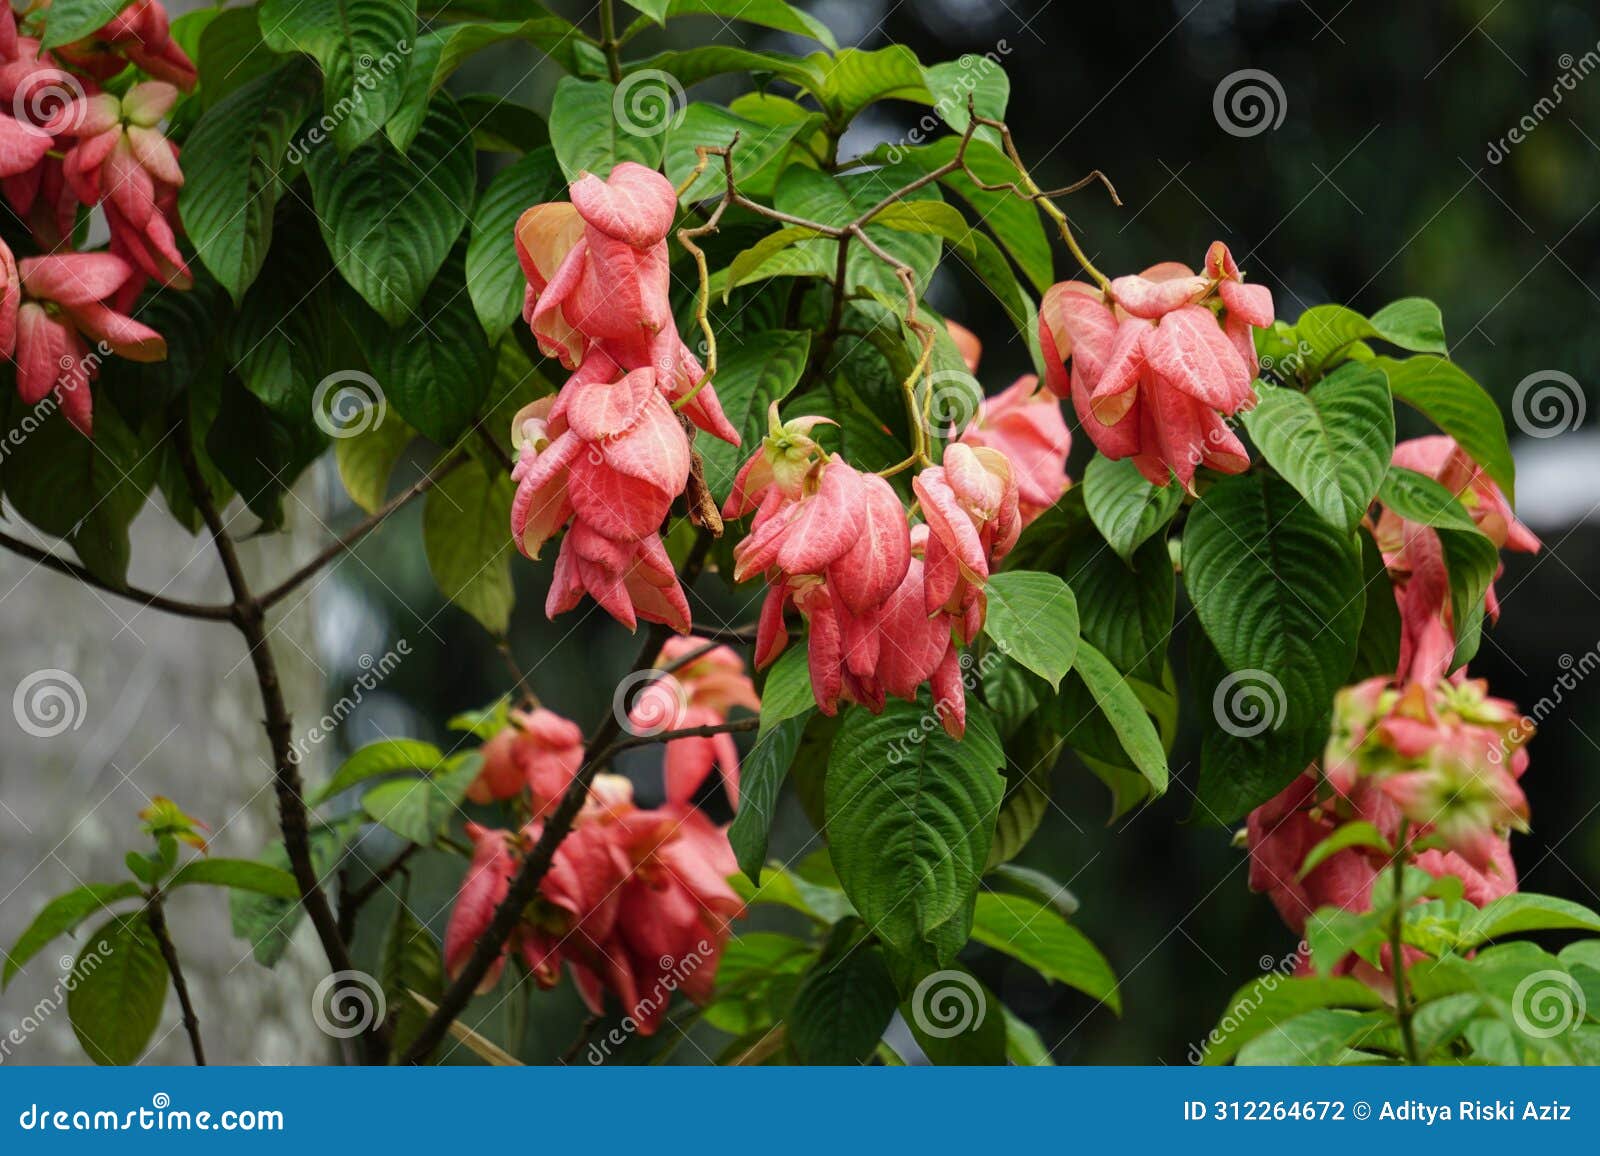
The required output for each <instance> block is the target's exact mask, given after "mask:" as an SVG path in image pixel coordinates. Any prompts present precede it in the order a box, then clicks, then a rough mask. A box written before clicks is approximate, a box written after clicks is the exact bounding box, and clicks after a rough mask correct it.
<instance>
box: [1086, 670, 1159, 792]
mask: <svg viewBox="0 0 1600 1156" xmlns="http://www.w3.org/2000/svg"><path fill="white" fill-rule="evenodd" d="M1073 674H1074V675H1075V676H1076V677H1077V678H1078V679H1079V680H1080V681H1081V683H1082V685H1083V688H1084V689H1085V690H1086V691H1087V692H1088V695H1089V697H1090V698H1091V699H1093V701H1094V704H1095V706H1096V708H1098V710H1099V712H1100V714H1101V715H1102V716H1103V717H1104V718H1105V719H1106V721H1107V722H1108V723H1110V724H1111V727H1112V729H1113V730H1114V731H1115V732H1116V736H1117V740H1118V742H1119V743H1120V744H1121V746H1122V749H1123V751H1124V752H1125V753H1126V754H1127V756H1128V758H1129V759H1130V760H1131V761H1132V763H1133V766H1134V767H1135V769H1137V770H1138V771H1139V773H1140V774H1142V775H1143V776H1144V777H1145V780H1146V781H1147V782H1148V783H1149V784H1150V789H1151V790H1152V791H1154V792H1155V793H1156V794H1158V795H1160V794H1163V793H1165V791H1166V789H1167V752H1166V748H1165V747H1164V746H1163V745H1162V743H1161V736H1160V735H1159V734H1157V733H1156V728H1155V724H1154V723H1153V722H1151V721H1150V716H1149V715H1148V714H1147V713H1146V712H1145V707H1144V704H1143V703H1142V702H1141V701H1140V699H1139V696H1138V695H1137V694H1136V693H1135V692H1134V689H1133V686H1132V685H1131V683H1130V680H1129V679H1128V677H1127V676H1126V675H1124V674H1122V672H1121V671H1119V670H1117V668H1116V667H1114V666H1112V665H1111V663H1110V662H1109V661H1107V659H1106V656H1105V655H1103V654H1101V653H1100V652H1099V651H1098V650H1096V649H1095V648H1094V647H1093V646H1090V645H1089V643H1088V642H1079V644H1078V657H1077V661H1076V664H1075V665H1074V667H1073ZM1068 741H1069V742H1071V741H1072V738H1071V736H1070V735H1069V736H1068Z"/></svg>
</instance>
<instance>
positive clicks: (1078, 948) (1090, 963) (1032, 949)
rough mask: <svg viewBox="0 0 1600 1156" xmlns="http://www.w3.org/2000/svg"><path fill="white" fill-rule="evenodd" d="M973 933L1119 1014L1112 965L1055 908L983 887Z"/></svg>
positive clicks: (1115, 981) (979, 939)
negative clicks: (986, 889) (985, 889)
mask: <svg viewBox="0 0 1600 1156" xmlns="http://www.w3.org/2000/svg"><path fill="white" fill-rule="evenodd" d="M972 938H973V939H975V940H977V941H978V942H979V943H982V944H985V945H987V946H989V947H992V948H994V949H995V950H996V951H1003V952H1005V953H1006V954H1007V955H1009V956H1011V957H1012V958H1013V959H1017V960H1021V961H1022V962H1023V963H1025V964H1027V965H1028V966H1029V967H1031V968H1033V969H1034V970H1035V971H1037V972H1038V973H1039V974H1040V975H1042V976H1044V977H1045V978H1046V979H1053V980H1056V981H1058V982H1060V983H1064V984H1066V985H1067V986H1068V987H1074V988H1077V989H1078V990H1079V991H1081V992H1083V993H1084V994H1085V995H1088V996H1090V997H1091V998H1093V999H1097V1000H1099V1001H1100V1002H1102V1003H1104V1004H1105V1005H1106V1006H1107V1007H1109V1008H1110V1009H1111V1010H1112V1011H1114V1012H1117V1013H1118V1014H1121V1012H1122V997H1121V995H1120V993H1119V992H1118V990H1117V987H1118V985H1117V977H1116V974H1115V973H1114V972H1113V971H1112V970H1111V965H1110V964H1109V963H1107V962H1106V958H1105V956H1103V955H1101V954H1100V952H1099V950H1098V949H1097V948H1096V947H1095V946H1094V944H1092V943H1090V942H1089V938H1088V937H1087V936H1086V935H1084V934H1083V932H1081V931H1079V930H1078V929H1077V928H1076V927H1074V926H1072V924H1070V923H1068V922H1067V921H1066V920H1065V919H1063V918H1062V917H1061V914H1060V913H1059V912H1058V911H1056V910H1055V909H1054V908H1052V907H1050V906H1048V905H1046V904H1042V903H1039V902H1038V901H1037V900H1034V899H1030V898H1028V897H1026V896H1022V895H1003V894H1000V893H999V892H995V891H985V892H983V893H982V894H980V895H979V896H978V904H977V909H976V911H975V913H974V915H973V917H972Z"/></svg>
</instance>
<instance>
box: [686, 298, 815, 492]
mask: <svg viewBox="0 0 1600 1156" xmlns="http://www.w3.org/2000/svg"><path fill="white" fill-rule="evenodd" d="M810 353H811V334H810V333H808V332H805V331H797V330H789V329H768V330H763V331H761V332H759V333H754V334H751V335H749V336H747V337H746V338H745V339H744V340H742V341H740V342H739V343H738V345H735V346H731V347H724V348H723V349H722V350H721V351H720V357H719V361H718V364H717V376H716V382H715V385H716V390H717V399H718V400H719V401H721V403H722V410H723V412H724V413H725V414H727V417H728V421H729V422H730V423H731V424H732V425H733V428H734V429H736V430H738V431H739V436H740V438H741V439H742V442H741V444H740V445H737V446H731V445H729V444H728V443H727V442H724V441H721V440H719V439H717V438H712V437H709V436H705V437H696V438H695V448H696V449H698V450H699V451H700V456H701V457H702V458H703V459H704V461H705V476H706V485H707V486H709V487H710V489H711V493H712V496H713V497H715V498H716V499H717V501H718V502H719V503H721V502H725V501H727V500H728V493H729V491H730V490H732V489H733V479H734V476H735V475H736V474H737V473H738V472H739V467H740V466H742V465H743V464H744V463H745V461H747V460H748V459H749V457H750V455H751V454H753V453H755V452H756V451H757V450H758V449H759V448H760V445H761V439H762V438H764V437H765V436H766V434H767V410H768V407H769V406H771V405H772V403H773V402H775V401H782V400H783V399H784V398H786V397H788V396H789V392H790V391H791V390H793V389H794V387H795V386H796V385H798V384H799V382H800V378H801V375H802V374H804V373H805V368H806V362H807V359H808V358H809V356H810Z"/></svg>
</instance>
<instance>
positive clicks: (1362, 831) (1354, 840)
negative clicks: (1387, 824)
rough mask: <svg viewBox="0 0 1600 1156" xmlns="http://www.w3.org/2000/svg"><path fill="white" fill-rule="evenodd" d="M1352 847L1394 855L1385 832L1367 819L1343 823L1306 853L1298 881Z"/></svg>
mask: <svg viewBox="0 0 1600 1156" xmlns="http://www.w3.org/2000/svg"><path fill="white" fill-rule="evenodd" d="M1351 847H1369V848H1371V849H1373V850H1375V851H1381V852H1382V853H1383V854H1385V855H1392V854H1394V848H1393V847H1391V846H1390V845H1389V840H1388V839H1385V838H1384V837H1383V832H1381V831H1379V830H1378V828H1376V827H1374V826H1373V825H1372V824H1371V823H1369V822H1367V821H1366V820H1365V819H1356V820H1354V821H1352V822H1349V823H1343V824H1341V825H1340V826H1339V828H1338V829H1337V830H1335V831H1334V833H1333V834H1331V835H1329V836H1328V837H1327V838H1326V839H1323V840H1322V841H1321V842H1320V843H1318V844H1317V845H1316V846H1315V847H1313V848H1311V850H1310V851H1309V852H1307V853H1306V857H1305V860H1304V861H1303V862H1302V863H1301V864H1300V871H1299V873H1298V874H1297V875H1296V876H1295V878H1296V879H1304V878H1305V877H1306V876H1307V875H1309V874H1311V873H1312V872H1313V871H1315V870H1316V869H1317V868H1318V867H1320V866H1321V865H1322V864H1323V862H1324V861H1326V860H1327V859H1328V858H1329V857H1330V856H1333V855H1337V854H1338V853H1339V852H1340V851H1345V850H1348V849H1349V848H1351Z"/></svg>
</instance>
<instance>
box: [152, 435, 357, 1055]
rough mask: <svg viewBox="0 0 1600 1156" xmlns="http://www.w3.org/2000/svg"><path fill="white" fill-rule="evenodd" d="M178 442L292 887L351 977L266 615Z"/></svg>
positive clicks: (336, 963) (207, 490)
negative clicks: (236, 638) (230, 601)
mask: <svg viewBox="0 0 1600 1156" xmlns="http://www.w3.org/2000/svg"><path fill="white" fill-rule="evenodd" d="M176 441H177V446H178V463H179V465H180V466H181V467H182V469H183V473H184V477H185V478H186V479H187V480H188V482H189V489H190V491H191V494H192V496H193V498H194V502H195V507H196V508H197V509H198V510H199V511H200V516H201V518H203V519H204V520H205V524H206V526H207V528H208V529H209V530H210V531H211V539H212V542H213V543H214V544H215V546H216V548H217V555H218V556H219V557H220V558H221V559H222V568H223V570H224V572H225V573H226V574H227V577H228V587H229V589H231V590H232V591H233V597H234V605H233V620H234V624H235V625H236V626H238V628H239V632H240V633H241V634H243V635H244V640H245V645H246V647H248V649H249V651H250V663H251V665H252V666H253V667H254V668H255V674H256V682H257V684H258V685H259V686H260V688H261V705H262V708H263V710H264V711H265V712H266V719H265V720H264V724H263V725H264V726H265V727H266V731H267V741H268V743H269V744H270V745H271V747H272V763H273V788H274V790H275V792H276V794H277V798H278V826H279V828H280V829H281V830H282V831H283V848H284V851H285V852H286V853H287V854H288V857H289V865H290V868H291V869H292V870H293V873H294V879H295V883H296V884H297V885H298V886H299V888H300V901H301V903H302V904H303V905H304V907H305V909H306V913H307V914H308V915H309V916H310V917H311V923H312V926H313V927H315V928H316V931H317V938H318V939H319V940H321V942H322V950H323V952H324V953H325V954H326V955H327V957H328V965H329V966H330V967H331V968H332V969H333V970H334V971H335V972H354V971H355V970H356V968H355V964H354V963H353V962H352V961H351V959H350V951H349V949H348V947H347V946H346V945H345V941H344V938H343V937H342V936H341V935H340V934H339V921H338V919H337V917H335V915H334V913H333V908H332V907H331V906H330V905H329V903H328V896H327V894H326V893H325V892H324V891H323V890H322V883H321V881H320V880H319V879H318V878H317V869H316V866H315V865H314V864H313V863H312V861H311V838H310V832H309V822H308V820H307V814H306V803H305V792H304V785H303V783H302V781H301V779H300V767H299V762H298V759H297V757H296V755H295V751H294V744H293V743H292V742H291V741H290V733H291V730H292V724H291V723H290V721H289V707H288V704H287V703H286V702H285V701H284V697H283V687H282V684H281V683H280V682H279V681H278V665H277V662H276V661H275V660H274V658H273V656H272V647H271V645H270V644H269V643H268V641H267V631H266V617H265V614H264V613H263V611H262V606H261V603H260V601H259V600H257V599H256V598H255V597H254V596H253V595H252V594H251V592H250V583H249V581H248V579H246V577H245V573H244V567H243V566H242V565H241V564H240V562H239V553H238V550H237V549H236V548H235V547H234V542H233V539H232V538H231V537H230V536H229V535H228V528H227V526H226V525H224V524H223V521H222V515H221V514H219V513H218V512H217V503H216V500H215V499H214V498H213V497H212V495H211V487H210V486H208V485H207V484H206V480H205V477H204V475H202V474H201V473H200V467H199V466H198V465H197V464H196V462H195V459H194V450H193V448H192V447H191V446H190V444H189V439H188V436H187V433H186V431H183V430H180V431H179V436H178V437H177V439H176ZM388 1035H389V1031H388V1024H387V1023H386V1022H385V1023H383V1024H378V1025H375V1026H374V1028H373V1029H372V1031H371V1032H370V1033H369V1034H368V1035H367V1037H366V1052H367V1059H368V1061H369V1062H371V1063H381V1062H382V1061H383V1058H384V1056H385V1054H386V1052H387V1047H388V1039H387V1037H388Z"/></svg>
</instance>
